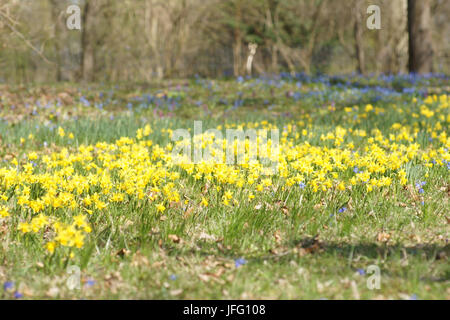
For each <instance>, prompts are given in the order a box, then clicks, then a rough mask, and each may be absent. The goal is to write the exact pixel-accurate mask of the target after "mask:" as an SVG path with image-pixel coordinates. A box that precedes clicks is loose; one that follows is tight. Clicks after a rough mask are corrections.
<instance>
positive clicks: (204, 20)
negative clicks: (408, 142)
mask: <svg viewBox="0 0 450 320" xmlns="http://www.w3.org/2000/svg"><path fill="white" fill-rule="evenodd" d="M71 4H77V5H79V6H80V8H81V15H82V29H81V30H69V29H68V28H67V26H66V20H67V17H68V14H67V13H66V9H67V7H68V6H69V5H71ZM371 4H376V5H379V6H380V8H381V27H382V29H381V30H369V29H368V28H367V27H366V20H367V18H368V16H369V14H367V13H366V10H367V7H368V6H369V5H371ZM449 16H450V2H449V1H448V0H391V1H389V0H371V1H365V0H346V1H332V0H134V1H131V0H121V1H115V0H79V1H69V0H8V1H5V0H0V83H29V82H38V83H39V82H54V81H72V82H77V81H85V82H121V81H133V82H148V81H152V80H154V79H161V78H186V77H194V76H197V75H198V76H201V77H230V76H241V75H245V74H246V69H245V65H246V60H247V56H248V53H249V48H248V45H249V43H256V44H257V45H258V47H257V49H256V54H255V57H254V62H253V70H252V73H253V74H254V75H257V74H266V73H279V72H305V73H308V74H317V73H327V74H346V73H352V72H358V73H364V74H371V73H376V74H378V73H405V72H408V71H415V72H420V73H428V72H439V73H446V74H448V71H449V58H450V55H449V53H450V48H449V46H450V41H449V35H450V29H449V25H450V24H449ZM408 17H409V19H408ZM408 21H409V23H408ZM408 31H409V32H408ZM411 46H414V48H415V49H414V50H415V52H416V53H415V56H414V55H413V56H411V55H412V51H411V49H409V48H411Z"/></svg>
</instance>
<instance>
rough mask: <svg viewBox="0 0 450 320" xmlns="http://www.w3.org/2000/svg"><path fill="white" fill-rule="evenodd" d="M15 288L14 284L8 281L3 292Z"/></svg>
mask: <svg viewBox="0 0 450 320" xmlns="http://www.w3.org/2000/svg"><path fill="white" fill-rule="evenodd" d="M13 287H14V282H12V281H6V282H5V283H4V284H3V290H5V291H7V290H10V289H12V288H13Z"/></svg>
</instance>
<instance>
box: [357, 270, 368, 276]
mask: <svg viewBox="0 0 450 320" xmlns="http://www.w3.org/2000/svg"><path fill="white" fill-rule="evenodd" d="M357 271H358V273H359V275H360V276H363V275H365V274H366V272H365V271H364V269H358V270H357Z"/></svg>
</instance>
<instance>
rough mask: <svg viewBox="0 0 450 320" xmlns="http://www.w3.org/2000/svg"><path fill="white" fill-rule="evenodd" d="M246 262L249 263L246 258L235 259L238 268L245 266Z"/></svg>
mask: <svg viewBox="0 0 450 320" xmlns="http://www.w3.org/2000/svg"><path fill="white" fill-rule="evenodd" d="M246 263H247V260H245V259H244V258H239V259H236V260H234V264H235V266H236V268H239V267H240V266H243V265H244V264H246Z"/></svg>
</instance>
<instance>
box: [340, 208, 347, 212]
mask: <svg viewBox="0 0 450 320" xmlns="http://www.w3.org/2000/svg"><path fill="white" fill-rule="evenodd" d="M345 211H347V208H346V207H342V208H340V209H339V210H338V212H339V213H343V212H345Z"/></svg>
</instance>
